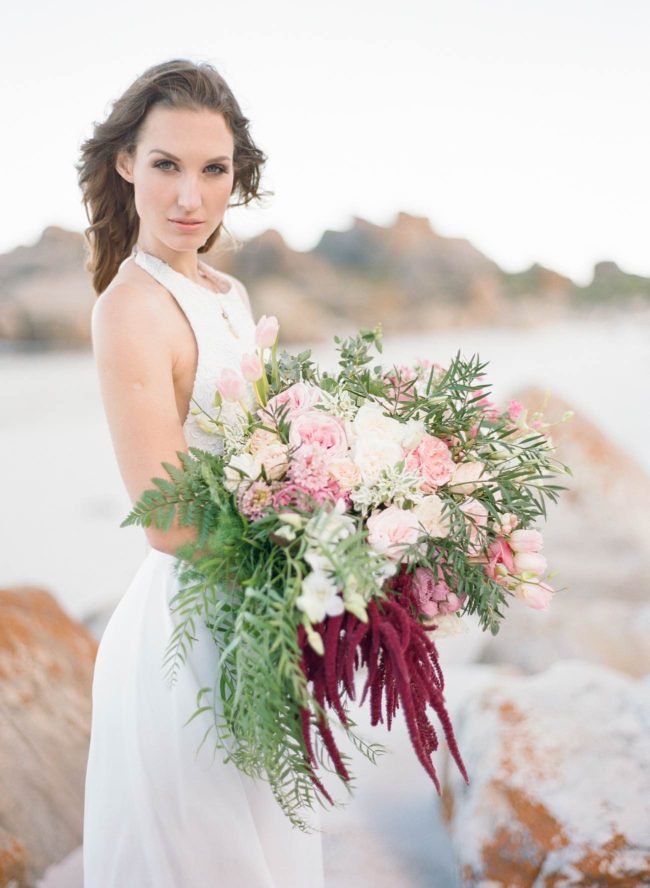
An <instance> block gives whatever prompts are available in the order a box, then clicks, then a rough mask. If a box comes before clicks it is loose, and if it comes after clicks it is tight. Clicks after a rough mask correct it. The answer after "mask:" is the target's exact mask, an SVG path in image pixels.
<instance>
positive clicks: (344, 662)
mask: <svg viewBox="0 0 650 888" xmlns="http://www.w3.org/2000/svg"><path fill="white" fill-rule="evenodd" d="M411 587H412V576H411V575H410V574H408V573H406V565H402V568H401V571H400V573H399V574H398V575H396V576H395V577H392V578H391V579H390V580H389V581H388V582H387V583H386V586H385V590H386V592H387V596H388V597H387V598H386V599H381V600H375V599H373V600H372V601H370V602H369V604H368V622H367V623H363V622H362V621H361V620H359V619H358V617H356V616H354V614H351V613H350V612H349V611H344V612H343V613H342V614H340V615H338V616H335V617H327V618H326V619H325V620H323V621H321V622H320V623H318V624H316V625H315V626H314V629H315V631H318V632H319V633H320V635H321V637H322V639H323V645H324V650H325V652H324V654H323V655H322V656H321V655H319V654H318V653H316V652H315V651H314V650H313V649H312V647H311V645H310V644H308V642H307V638H306V632H305V629H304V626H302V624H301V625H300V626H299V627H298V640H299V644H300V647H301V650H302V660H301V667H302V671H303V673H304V675H305V677H306V679H307V682H308V683H309V682H311V683H312V687H313V695H314V698H315V700H316V701H317V703H319V704H320V706H321V707H322V710H323V713H320V714H318V715H316V716H315V722H316V726H317V729H318V731H319V733H320V736H321V738H322V740H323V743H324V745H325V748H326V749H327V751H328V753H329V755H330V757H331V759H332V762H333V763H334V765H335V768H336V771H337V773H338V775H339V776H340V777H341V778H342V779H343V780H345V781H346V782H347V781H349V779H350V774H349V772H348V770H347V768H346V767H345V764H344V763H343V760H342V758H341V753H340V751H339V749H338V747H337V745H336V742H335V740H334V737H333V735H332V732H331V729H330V727H329V722H328V719H327V716H326V715H325V714H324V713H325V710H326V708H327V707H330V708H332V709H334V711H335V712H336V713H337V715H338V717H339V719H340V721H341V723H342V724H343V725H347V724H348V720H347V717H346V714H345V709H344V707H343V702H342V699H341V694H347V696H348V697H349V698H350V699H351V700H355V699H356V697H355V686H354V672H355V670H356V669H358V668H359V667H360V666H361V665H365V666H367V667H368V677H367V679H366V683H365V685H364V688H363V692H362V696H361V701H360V702H361V704H363V702H364V700H365V698H366V695H367V693H368V691H370V715H371V720H370V722H371V724H372V725H376V724H377V723H378V722H381V723H382V724H383V723H384V713H385V718H386V727H387V729H388V730H390V728H391V725H392V721H393V718H394V716H395V712H396V711H397V708H398V707H399V706H400V705H401V707H402V710H403V712H404V717H405V719H406V724H407V727H408V732H409V736H410V738H411V743H412V744H413V749H414V750H415V753H416V755H417V757H418V759H419V761H420V762H421V763H422V766H423V767H424V770H425V771H426V772H427V774H428V775H429V776H430V777H431V779H432V780H433V782H434V784H435V787H436V790H437V792H438V795H441V794H442V792H441V788H440V783H439V781H438V777H437V775H436V770H435V768H434V766H433V763H432V761H431V756H432V754H433V752H434V751H435V750H436V749H437V748H438V736H437V734H436V731H435V728H434V726H433V725H432V724H431V722H430V721H429V718H428V714H427V711H426V707H427V704H428V705H429V706H430V707H431V708H432V709H434V710H435V712H436V713H437V715H438V718H439V719H440V722H441V723H442V726H443V729H444V732H445V737H446V739H447V745H448V746H449V750H450V752H451V754H452V756H453V758H454V761H455V762H456V764H457V766H458V768H459V770H460V772H461V774H462V775H463V779H464V780H465V782H466V783H468V784H469V778H468V776H467V771H466V770H465V765H464V764H463V760H462V758H461V755H460V752H459V750H458V745H457V743H456V738H455V737H454V731H453V727H452V724H451V721H450V719H449V715H448V713H447V710H446V709H445V705H444V695H443V691H444V686H445V683H444V677H443V674H442V670H441V669H440V664H439V662H438V652H437V650H436V646H435V644H434V642H433V640H432V639H431V638H430V636H429V635H428V634H427V633H428V632H430V631H431V629H430V628H429V629H428V630H427V629H426V628H425V627H424V626H423V625H422V623H420V621H419V620H418V619H417V616H416V615H417V613H418V605H417V602H416V600H415V597H414V594H413V591H412V588H411ZM300 716H301V723H302V733H303V738H304V741H305V747H306V750H307V760H308V762H309V768H310V777H311V779H312V781H313V783H314V785H315V786H316V787H317V788H318V789H319V790H320V792H322V793H323V795H324V796H325V797H326V798H327V800H328V801H329V802H330V803H332V804H333V802H332V798H331V796H330V794H329V793H328V792H327V790H326V789H325V787H324V786H323V784H322V782H321V781H320V780H319V778H318V777H317V776H316V774H315V773H314V768H315V767H316V766H317V762H316V758H315V755H314V751H313V747H312V742H311V733H310V731H311V723H312V713H311V710H310V709H307V708H305V707H301V711H300Z"/></svg>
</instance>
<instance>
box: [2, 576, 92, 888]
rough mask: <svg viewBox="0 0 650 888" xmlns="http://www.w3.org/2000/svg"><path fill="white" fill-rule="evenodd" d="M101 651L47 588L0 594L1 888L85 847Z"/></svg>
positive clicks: (23, 881)
mask: <svg viewBox="0 0 650 888" xmlns="http://www.w3.org/2000/svg"><path fill="white" fill-rule="evenodd" d="M96 651H97V642H96V641H95V639H94V638H93V637H92V636H91V634H90V633H89V632H88V631H87V630H86V629H85V628H84V627H83V626H80V625H79V624H77V623H75V622H74V621H73V620H71V619H70V618H69V617H68V616H67V615H66V614H65V613H64V612H63V611H62V610H61V608H60V607H59V606H58V604H57V603H56V601H55V600H54V599H53V598H52V596H51V595H49V594H48V593H47V592H45V591H42V590H40V589H32V588H27V587H24V588H16V589H7V590H3V591H0V713H1V718H0V773H1V779H0V785H1V786H2V792H1V793H0V885H13V884H15V885H16V886H25V888H31V886H34V885H35V884H36V880H37V878H38V877H39V876H41V875H42V874H43V872H44V871H45V870H46V868H47V867H48V866H49V865H50V864H53V863H56V862H57V861H59V860H61V859H63V858H64V857H65V856H66V854H68V853H69V852H70V851H72V849H74V848H76V847H77V846H78V845H79V843H80V842H81V838H82V830H83V799H84V783H85V772H86V761H87V755H88V742H89V737H90V715H91V684H92V673H93V666H94V661H95V655H96ZM3 879H4V881H2V880H3ZM12 880H13V881H12Z"/></svg>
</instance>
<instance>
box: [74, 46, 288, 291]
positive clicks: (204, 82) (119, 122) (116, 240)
mask: <svg viewBox="0 0 650 888" xmlns="http://www.w3.org/2000/svg"><path fill="white" fill-rule="evenodd" d="M154 105H163V106H165V107H167V108H183V109H190V110H196V111H198V110H201V109H204V108H205V109H209V110H212V111H217V112H219V113H220V114H222V115H223V117H224V119H225V121H226V123H227V125H228V127H229V129H230V131H231V133H232V136H233V142H234V152H233V174H234V175H233V187H232V192H231V194H232V195H234V196H235V197H236V198H239V199H238V200H237V202H236V203H230V204H229V206H231V207H239V206H244V205H247V204H249V203H250V202H251V201H252V200H255V199H257V200H259V199H261V197H263V196H266V195H268V194H273V192H272V191H262V190H261V189H260V178H261V170H262V167H263V165H264V164H265V163H266V161H267V157H266V155H265V154H264V153H263V152H262V151H261V150H260V149H259V148H258V147H257V146H256V145H255V144H254V142H253V140H252V138H251V136H250V135H249V132H248V127H249V123H250V121H249V120H248V118H247V117H244V115H243V114H242V111H241V108H240V107H239V104H238V103H237V100H236V99H235V97H234V95H233V93H232V90H231V89H230V87H229V86H228V84H227V83H226V81H225V80H224V79H223V77H222V76H221V75H220V74H219V73H218V72H217V70H216V69H215V68H214V67H213V66H212V65H210V64H209V63H207V62H200V63H195V62H192V61H189V60H188V59H171V60H170V61H167V62H162V63H160V64H158V65H153V66H152V67H150V68H147V70H146V71H145V72H144V73H143V74H141V75H140V76H139V77H138V78H137V79H136V80H135V81H134V82H133V83H132V84H131V86H129V87H128V89H127V90H126V91H125V92H124V93H123V94H122V95H121V96H120V97H119V98H118V99H116V100H115V102H114V103H113V105H112V108H111V112H110V114H109V116H108V117H107V119H106V120H104V121H103V122H101V123H98V122H95V123H94V129H93V134H92V136H91V137H90V138H88V139H86V140H85V141H84V142H83V143H82V145H81V159H80V160H79V162H78V163H76V164H75V169H76V170H77V174H78V181H79V186H80V188H81V192H82V195H83V198H82V199H83V204H84V207H85V210H86V216H87V218H88V221H89V223H90V224H89V226H88V228H85V229H84V237H85V240H86V247H87V251H88V257H87V260H86V263H85V269H86V271H89V272H90V273H91V274H92V283H93V287H94V289H95V293H96V295H97V296H99V294H100V293H102V292H103V291H104V290H105V289H106V287H107V286H108V285H109V283H110V282H111V281H112V280H113V278H114V277H115V275H116V274H117V271H118V269H119V266H120V263H121V262H122V261H123V260H124V259H125V258H126V257H127V256H128V255H129V254H130V252H131V249H132V247H133V244H134V243H135V242H136V240H137V237H138V228H139V218H138V215H137V212H136V209H135V200H134V195H133V185H132V184H131V183H130V182H127V181H126V180H125V179H123V178H122V176H121V175H120V174H119V173H118V172H117V170H116V169H115V161H116V158H117V154H118V152H119V151H125V152H127V153H128V154H130V155H133V154H134V153H135V150H136V145H137V143H138V137H139V133H140V131H141V128H142V126H143V123H144V120H145V118H146V116H147V114H148V112H149V110H150V109H151V108H152V107H153V106H154ZM224 228H225V226H224V225H223V222H220V223H219V225H218V226H217V227H216V228H215V230H214V231H213V232H212V234H211V235H210V236H209V237H208V239H207V240H206V242H205V243H204V244H203V245H202V246H201V247H199V253H206V252H207V251H208V250H209V249H210V248H211V247H212V245H213V244H214V243H215V241H216V240H217V238H219V237H220V235H221V233H222V229H224Z"/></svg>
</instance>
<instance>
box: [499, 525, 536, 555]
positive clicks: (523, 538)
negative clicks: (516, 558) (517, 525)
mask: <svg viewBox="0 0 650 888" xmlns="http://www.w3.org/2000/svg"><path fill="white" fill-rule="evenodd" d="M508 542H509V543H510V548H511V549H512V550H513V551H514V552H539V551H540V550H541V549H542V546H543V544H544V540H543V538H542V535H541V533H540V532H539V530H534V529H533V528H529V529H527V530H524V529H523V528H521V529H520V530H513V531H512V533H511V534H510V536H509V537H508Z"/></svg>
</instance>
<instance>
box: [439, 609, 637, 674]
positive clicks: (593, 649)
mask: <svg viewBox="0 0 650 888" xmlns="http://www.w3.org/2000/svg"><path fill="white" fill-rule="evenodd" d="M505 617H506V618H505V619H504V620H503V621H502V622H501V624H500V628H499V633H498V635H495V636H493V635H491V634H490V633H489V632H486V633H483V638H482V645H481V646H480V648H478V643H477V642H475V644H476V646H477V648H478V655H477V660H478V662H481V663H510V664H513V665H515V666H518V667H519V668H520V669H521V670H522V671H523V672H526V673H529V674H531V673H535V672H542V671H543V670H544V669H548V668H549V666H552V665H553V663H555V662H556V661H557V660H562V659H564V658H566V657H569V658H578V659H580V660H588V661H590V662H592V663H599V664H601V665H602V666H609V667H611V668H612V669H618V670H620V671H621V672H625V673H626V674H627V675H631V676H634V677H636V678H639V677H642V676H644V675H647V674H649V673H650V645H649V644H648V638H649V637H650V604H648V603H641V602H637V601H626V600H624V599H623V600H621V599H618V598H615V597H611V598H595V599H593V600H592V601H589V600H587V599H585V598H580V597H573V596H571V595H569V594H566V595H565V594H558V595H556V596H555V597H554V598H553V601H552V602H551V604H550V606H549V608H548V610H545V611H536V610H532V609H531V608H529V607H526V606H525V605H524V606H522V603H521V602H520V601H514V602H512V603H511V605H510V607H509V608H508V609H507V610H506V611H505ZM463 619H464V620H465V619H466V618H465V617H464V618H463ZM462 637H463V636H460V638H462ZM442 641H444V639H442Z"/></svg>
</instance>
